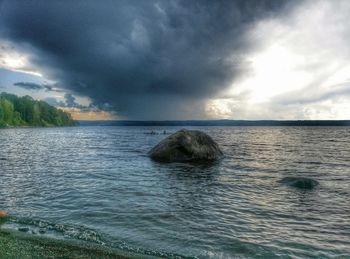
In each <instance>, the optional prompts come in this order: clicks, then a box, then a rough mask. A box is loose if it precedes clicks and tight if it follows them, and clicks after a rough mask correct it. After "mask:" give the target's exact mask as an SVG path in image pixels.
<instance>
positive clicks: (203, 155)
mask: <svg viewBox="0 0 350 259" xmlns="http://www.w3.org/2000/svg"><path fill="white" fill-rule="evenodd" d="M222 155H223V153H222V151H221V150H220V148H219V145H218V144H217V143H215V142H214V140H213V139H212V138H211V137H209V136H208V135H207V134H205V133H203V132H201V131H198V130H186V129H182V130H179V131H177V132H176V133H174V134H172V135H170V136H169V137H167V138H165V139H164V140H162V141H161V142H160V143H159V144H158V145H156V146H155V147H154V148H152V149H151V150H150V151H149V156H150V157H151V158H152V159H154V160H157V161H164V162H189V161H213V160H217V159H219V158H221V157H222Z"/></svg>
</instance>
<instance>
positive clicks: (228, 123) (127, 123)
mask: <svg viewBox="0 0 350 259" xmlns="http://www.w3.org/2000/svg"><path fill="white" fill-rule="evenodd" d="M78 122H79V125H80V126H319V127H320V126H321V127H329V126H338V127H339V126H343V127H344V126H350V120H183V121H180V120H168V121H136V120H113V121H83V120H82V121H78Z"/></svg>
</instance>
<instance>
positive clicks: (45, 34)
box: [0, 0, 350, 120]
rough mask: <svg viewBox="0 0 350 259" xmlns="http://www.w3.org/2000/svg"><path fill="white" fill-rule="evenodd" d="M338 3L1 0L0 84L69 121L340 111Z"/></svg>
mask: <svg viewBox="0 0 350 259" xmlns="http://www.w3.org/2000/svg"><path fill="white" fill-rule="evenodd" d="M348 17H350V1H348V0H290V1H288V0H241V1H239V0H236V1H235V0H227V1H224V0H217V1H209V0H190V1H188V0H168V1H164V0H147V1H139V0H118V1H114V0H101V1H89V0H84V1H83V0H81V1H80V0H76V1H59V0H57V1H55V0H52V1H46V0H28V1H20V0H18V1H17V0H0V92H9V93H14V94H17V95H20V96H23V95H30V96H32V97H33V98H35V99H41V100H44V101H47V102H48V103H49V104H51V105H54V106H56V107H60V108H61V109H64V110H65V111H68V112H71V113H72V115H73V117H74V118H76V119H88V120H109V119H130V120H188V119H240V120H241V119H243V120H244V119H246V120H264V119H268V120H270V119H273V120H308V119H314V120H319V119H350V58H349V57H350V44H349V42H350V20H349V19H348Z"/></svg>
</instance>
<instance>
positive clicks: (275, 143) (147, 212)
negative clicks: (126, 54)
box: [0, 127, 350, 258]
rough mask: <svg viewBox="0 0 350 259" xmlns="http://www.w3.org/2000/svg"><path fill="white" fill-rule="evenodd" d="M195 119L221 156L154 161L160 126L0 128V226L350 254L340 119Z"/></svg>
mask: <svg viewBox="0 0 350 259" xmlns="http://www.w3.org/2000/svg"><path fill="white" fill-rule="evenodd" d="M197 128H198V127H197ZM178 129H179V128H176V127H159V128H153V130H156V131H158V132H163V130H166V131H167V132H169V133H173V132H175V131H176V130H178ZM199 129H200V130H203V131H205V132H207V133H208V134H209V135H211V136H212V137H213V138H214V139H215V140H216V141H217V142H218V143H219V144H220V145H221V147H222V149H223V151H224V153H225V157H224V159H223V160H222V161H220V162H218V163H215V164H212V165H210V164H208V165H190V164H180V163H178V164H162V163H157V162H153V161H151V160H150V159H149V158H148V157H147V151H148V150H149V149H150V148H151V147H152V146H154V145H155V144H156V143H158V142H159V141H160V140H161V139H163V138H164V137H165V135H163V134H159V135H149V134H145V133H147V132H149V131H150V130H151V128H147V127H75V128H40V129H30V128H23V129H2V130H0V195H1V200H0V209H3V210H7V211H9V212H10V213H11V215H12V216H11V218H10V220H9V222H7V223H6V224H5V225H3V226H2V227H3V228H16V229H17V228H28V229H29V231H28V232H29V233H32V232H34V233H37V234H38V233H40V234H41V235H43V236H48V237H55V238H65V239H81V240H86V241H89V242H94V243H98V244H101V245H104V246H112V247H117V248H122V249H125V250H130V251H136V252H140V253H144V254H146V255H147V254H150V255H156V256H167V257H175V256H179V257H181V256H183V257H198V258H207V257H212V258H231V257H242V258H254V257H266V258H269V257H278V256H279V257H293V258H298V257H299V258H305V257H336V256H343V257H346V258H350V199H349V198H350V127H329V128H323V127H199ZM286 176H303V177H310V178H313V179H316V180H318V181H319V183H320V185H319V186H318V187H316V188H315V189H314V190H311V191H306V190H304V191H303V190H298V189H295V188H292V187H289V186H285V185H282V184H281V183H279V182H278V181H279V180H280V179H282V178H283V177H286ZM28 229H26V230H28Z"/></svg>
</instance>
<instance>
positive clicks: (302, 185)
mask: <svg viewBox="0 0 350 259" xmlns="http://www.w3.org/2000/svg"><path fill="white" fill-rule="evenodd" d="M279 182H280V183H283V184H286V185H288V186H292V187H295V188H299V189H308V190H311V189H313V188H314V187H316V186H317V185H318V184H319V183H318V181H316V180H314V179H310V178H305V177H284V178H283V179H282V180H280V181H279Z"/></svg>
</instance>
